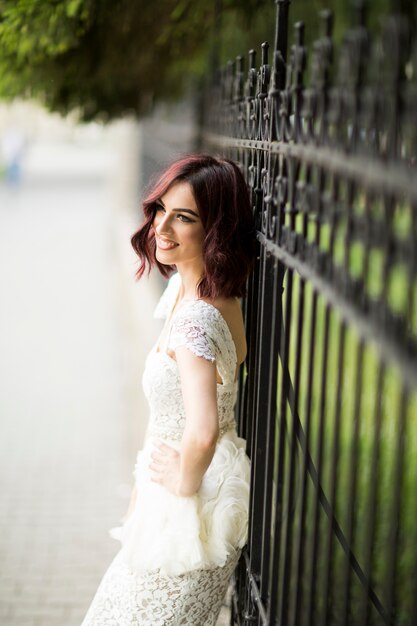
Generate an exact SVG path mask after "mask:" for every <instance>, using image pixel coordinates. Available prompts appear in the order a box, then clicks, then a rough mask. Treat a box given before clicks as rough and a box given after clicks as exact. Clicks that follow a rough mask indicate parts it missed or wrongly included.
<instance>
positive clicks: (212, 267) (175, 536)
mask: <svg viewBox="0 0 417 626" xmlns="http://www.w3.org/2000/svg"><path fill="white" fill-rule="evenodd" d="M143 210H144V215H145V221H144V223H143V225H142V226H141V228H140V229H139V230H138V231H137V232H136V233H135V234H134V235H133V237H132V245H133V247H134V249H135V250H136V252H137V254H138V256H139V259H140V265H139V269H138V271H137V277H138V278H140V277H141V276H142V275H143V274H144V272H145V271H146V270H147V269H148V270H150V268H151V267H152V266H154V265H156V266H157V267H158V269H159V271H160V272H161V273H162V275H163V276H165V277H168V276H171V278H170V280H169V283H168V286H167V288H166V290H165V292H164V294H163V295H162V297H161V300H160V302H159V304H158V306H157V309H156V312H155V315H156V316H157V317H163V318H165V319H166V322H165V326H164V328H163V330H162V333H161V335H160V337H159V339H158V341H157V343H156V345H155V347H154V348H153V349H152V351H151V352H150V354H149V355H148V358H147V361H146V365H145V371H144V376H143V385H144V390H145V394H146V396H147V399H148V401H149V405H150V420H149V427H148V432H147V435H146V438H145V444H144V448H143V450H141V451H140V452H139V453H138V457H137V463H136V466H135V471H134V476H135V489H134V492H133V494H132V499H131V504H130V506H129V510H128V513H127V516H126V519H125V522H124V524H123V526H122V527H120V528H118V529H113V531H112V535H113V536H114V537H116V538H118V539H120V541H121V543H122V547H121V550H120V551H119V553H118V554H117V556H116V557H115V559H114V561H113V562H112V564H111V565H110V567H109V569H108V570H107V572H106V574H105V576H104V578H103V580H102V582H101V584H100V586H99V589H98V591H97V593H96V595H95V597H94V600H93V602H92V604H91V606H90V609H89V611H88V613H87V615H86V617H85V619H84V621H83V624H82V626H127V625H128V624H129V625H132V624H134V625H138V626H139V625H140V626H171V625H172V626H174V625H179V624H185V625H192V626H210V625H213V626H214V624H215V623H216V620H217V617H218V614H219V611H220V607H221V604H222V600H223V598H224V594H225V592H226V589H227V585H228V581H229V579H230V575H231V574H232V572H233V569H234V568H235V566H236V563H237V561H238V558H239V555H240V552H241V549H242V547H243V546H244V544H245V542H246V536H247V515H248V497H249V459H248V458H247V456H246V454H245V442H244V440H243V439H241V438H239V437H238V436H237V434H236V429H235V419H234V412H233V409H234V404H235V400H236V390H237V389H236V380H237V374H238V370H239V366H240V364H241V363H242V362H243V361H244V359H245V356H246V341H245V332H244V326H243V320H242V313H241V309H240V304H239V300H238V298H239V297H241V296H243V295H244V291H245V282H246V278H247V275H248V272H249V270H250V268H251V265H252V261H253V255H254V226H253V218H252V211H251V208H250V202H249V196H248V191H247V187H246V183H245V180H244V178H243V176H242V174H241V172H240V170H239V168H238V167H237V165H236V164H234V163H233V162H232V161H229V160H227V159H216V158H213V157H211V156H206V155H191V156H186V157H183V158H181V159H179V160H178V161H176V162H175V163H173V164H172V165H171V166H170V167H169V168H168V169H167V170H166V171H165V172H164V174H162V176H161V177H160V178H159V180H158V181H157V182H156V184H155V186H154V188H153V190H152V191H151V192H150V194H149V195H148V197H147V198H146V199H145V201H144V204H143Z"/></svg>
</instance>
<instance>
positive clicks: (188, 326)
mask: <svg viewBox="0 0 417 626" xmlns="http://www.w3.org/2000/svg"><path fill="white" fill-rule="evenodd" d="M168 344H169V348H171V350H176V349H177V348H179V347H180V346H185V347H186V348H188V350H190V351H191V352H192V353H193V354H195V355H196V356H200V357H203V358H204V359H207V360H208V361H215V360H216V356H217V352H218V349H217V346H216V342H215V340H214V338H213V336H212V333H210V329H209V327H208V325H207V324H206V323H204V319H203V320H201V319H197V318H196V317H195V316H183V317H180V318H177V319H176V320H175V321H174V322H173V324H172V328H171V333H170V337H169V342H168Z"/></svg>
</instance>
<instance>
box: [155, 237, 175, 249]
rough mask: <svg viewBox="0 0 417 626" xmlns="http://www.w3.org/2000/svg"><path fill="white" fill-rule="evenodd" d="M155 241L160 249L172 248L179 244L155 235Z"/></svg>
mask: <svg viewBox="0 0 417 626" xmlns="http://www.w3.org/2000/svg"><path fill="white" fill-rule="evenodd" d="M156 243H157V246H158V248H161V250H171V249H172V248H176V247H177V246H178V245H179V244H177V243H175V241H171V240H170V239H165V238H164V237H157V238H156Z"/></svg>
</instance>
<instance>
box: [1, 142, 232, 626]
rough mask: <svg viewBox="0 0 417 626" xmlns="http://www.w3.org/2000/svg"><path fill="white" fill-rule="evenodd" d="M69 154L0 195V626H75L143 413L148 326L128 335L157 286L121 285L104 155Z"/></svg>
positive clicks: (101, 558)
mask: <svg viewBox="0 0 417 626" xmlns="http://www.w3.org/2000/svg"><path fill="white" fill-rule="evenodd" d="M46 152H47V153H48V151H46ZM100 153H101V156H102V157H103V154H102V151H100ZM51 155H52V158H53V151H52V152H49V157H48V156H45V154H44V156H43V157H42V158H44V159H46V162H47V161H48V158H51ZM61 156H62V155H61ZM74 156H75V153H74V154H72V158H71V159H70V161H69V162H71V163H78V167H76V168H75V169H74V171H73V172H72V173H71V172H69V171H68V168H67V166H66V167H65V168H64V169H61V170H59V166H58V165H59V164H58V165H57V163H55V166H56V167H55V169H54V177H53V178H52V179H51V178H50V176H49V178H48V175H47V174H48V168H46V170H45V168H44V169H43V170H42V168H41V169H40V170H39V168H38V169H36V168H35V170H32V176H29V177H28V178H27V180H26V182H25V183H24V184H23V186H22V188H21V189H19V190H8V189H5V188H4V186H3V187H1V186H0V297H1V302H2V305H1V307H0V429H1V436H0V489H1V494H2V497H1V498H0V562H1V572H0V624H1V625H4V626H79V624H80V623H81V621H82V618H83V616H84V614H85V611H86V609H87V607H88V605H89V602H90V601H91V599H92V597H93V594H94V592H95V590H96V588H97V585H98V582H99V580H100V578H101V576H102V575H103V574H104V571H105V569H106V567H107V566H108V564H109V563H110V561H111V559H112V557H113V555H114V554H115V553H116V551H117V550H118V547H119V544H118V543H117V542H116V541H114V540H112V539H110V538H109V537H108V534H107V531H108V529H109V528H110V527H112V526H114V525H115V524H117V523H118V521H119V518H120V517H121V516H122V515H123V514H124V512H125V509H126V506H127V502H128V497H129V493H130V487H131V479H132V469H133V464H134V456H135V451H136V449H137V448H138V447H139V445H140V437H141V433H142V431H143V428H144V425H145V422H146V417H147V416H146V415H144V413H145V411H146V409H145V407H144V403H143V398H142V397H141V395H140V391H139V390H140V387H141V380H140V378H141V370H142V367H143V364H142V357H143V354H144V353H146V352H147V350H148V348H149V342H152V341H153V338H154V336H155V332H156V330H155V329H156V326H152V327H151V328H150V327H149V322H148V323H147V326H146V332H142V331H143V330H144V329H143V324H144V323H145V322H144V320H149V317H148V315H149V312H150V311H151V310H152V308H153V305H154V301H155V298H156V297H157V294H158V289H157V288H156V287H155V284H154V283H152V282H151V283H144V282H142V283H141V284H139V285H136V286H135V287H134V289H132V284H133V283H131V282H130V280H131V275H132V274H131V272H132V270H133V257H128V256H127V257H126V258H121V255H120V246H122V248H123V246H124V245H125V244H124V242H125V238H126V237H127V236H128V234H129V233H130V232H131V226H132V222H131V218H130V217H128V216H127V215H124V216H123V213H121V214H118V213H117V212H115V206H114V190H112V189H111V188H110V187H111V185H112V184H113V183H114V181H113V182H112V179H111V168H112V167H113V165H112V163H111V159H110V160H109V161H106V159H105V158H104V159H102V160H101V161H100V160H98V161H97V160H95V161H94V163H95V166H94V169H90V170H89V169H88V163H89V162H91V161H88V160H86V161H85V162H84V161H83V157H82V155H81V153H80V155H79V157H80V158H79V160H78V161H77V159H75V160H74ZM84 156H85V154H84ZM57 160H58V161H59V158H57ZM98 163H99V164H98ZM119 208H120V207H116V209H117V210H119ZM121 238H122V241H121ZM127 242H128V240H127ZM128 285H129V286H130V287H129V288H128V287H127V286H128ZM129 290H130V291H129ZM132 294H134V295H132ZM133 300H135V302H133ZM139 303H140V305H139ZM139 315H141V316H143V318H142V320H141V321H138V316H139ZM227 623H228V622H227V610H226V611H225V612H224V615H223V616H222V619H221V621H220V622H219V625H220V624H227Z"/></svg>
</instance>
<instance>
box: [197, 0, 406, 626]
mask: <svg viewBox="0 0 417 626" xmlns="http://www.w3.org/2000/svg"><path fill="white" fill-rule="evenodd" d="M276 3H277V22H276V40H275V45H274V50H273V51H272V58H271V61H270V60H269V59H270V55H269V51H268V45H267V44H266V43H264V44H262V52H261V61H260V64H257V62H256V55H255V52H254V51H251V52H250V53H249V67H248V68H247V69H245V67H244V60H243V58H238V59H236V61H235V62H234V63H230V64H229V65H228V66H227V67H226V68H225V69H223V70H222V71H221V73H220V75H219V77H218V80H217V82H216V83H215V84H214V85H213V86H212V87H211V89H210V91H209V93H208V95H207V103H206V115H205V129H204V133H203V136H204V142H205V146H206V148H208V149H210V150H212V151H215V152H222V153H224V154H227V155H229V156H230V157H232V158H234V159H236V160H237V161H239V162H240V163H241V164H242V166H243V168H244V171H245V172H246V175H247V180H248V183H249V185H250V189H251V191H252V197H253V206H254V211H255V214H256V218H257V224H258V235H257V237H258V259H257V264H256V269H255V272H254V274H253V276H252V278H251V281H250V285H249V294H248V298H247V300H246V303H245V307H246V310H245V315H246V324H247V332H248V343H249V355H248V360H247V372H246V371H244V372H242V373H241V381H240V382H241V384H240V396H239V406H238V412H239V423H240V432H241V434H242V436H244V437H246V438H247V441H248V452H249V454H250V457H251V460H252V489H251V511H250V530H249V541H248V546H247V549H246V550H245V551H244V554H243V556H242V559H241V563H240V565H239V568H238V570H237V572H236V576H235V593H234V603H233V605H234V606H233V621H234V622H235V623H238V624H274V625H275V624H278V625H280V626H297V625H298V624H302V625H313V624H314V625H318V624H320V625H330V624H331V625H333V624H338V625H339V624H340V625H349V626H365V625H367V624H372V625H380V624H381V625H394V624H395V625H396V626H412V625H415V624H417V167H416V155H417V84H416V73H417V49H416V47H414V49H413V47H412V41H411V37H410V31H409V27H408V24H407V22H406V21H405V20H404V19H403V18H402V17H401V16H389V17H387V18H386V19H385V21H384V26H383V28H382V31H381V34H380V36H379V38H378V39H377V40H375V41H374V40H373V39H372V38H371V36H370V34H369V32H368V31H367V29H366V27H365V23H364V10H363V3H362V2H357V3H356V4H357V21H356V23H355V24H353V25H352V28H351V29H350V30H349V31H348V32H346V33H345V35H344V38H343V41H342V42H341V44H340V47H339V49H338V52H337V54H335V53H334V48H335V46H334V42H333V40H332V21H333V18H332V15H331V14H330V13H329V12H324V13H323V14H322V16H321V18H322V26H323V28H322V35H321V37H320V38H319V39H318V40H317V41H315V42H314V43H313V44H312V46H311V47H310V49H309V51H307V49H306V47H305V45H304V25H303V24H302V23H297V24H295V27H294V34H293V38H292V43H291V46H290V47H289V50H288V57H287V37H288V12H289V4H290V3H289V1H288V0H276ZM246 374H248V376H246Z"/></svg>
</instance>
